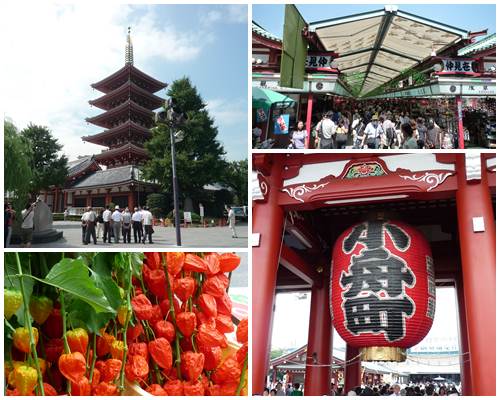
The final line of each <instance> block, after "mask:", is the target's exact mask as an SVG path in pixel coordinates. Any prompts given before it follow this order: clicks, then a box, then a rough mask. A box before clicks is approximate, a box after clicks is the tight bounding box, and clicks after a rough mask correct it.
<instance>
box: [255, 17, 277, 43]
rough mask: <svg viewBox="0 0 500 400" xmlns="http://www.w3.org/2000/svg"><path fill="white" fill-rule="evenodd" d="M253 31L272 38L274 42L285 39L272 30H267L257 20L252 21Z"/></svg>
mask: <svg viewBox="0 0 500 400" xmlns="http://www.w3.org/2000/svg"><path fill="white" fill-rule="evenodd" d="M252 33H255V34H257V35H259V36H262V37H263V38H266V39H269V40H272V41H274V42H278V43H282V42H283V41H282V40H281V38H279V37H278V36H275V35H273V34H272V33H271V32H268V31H266V30H265V29H264V28H263V27H262V26H260V25H259V24H258V23H256V22H255V21H252Z"/></svg>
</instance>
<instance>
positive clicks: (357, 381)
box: [344, 344, 361, 394]
mask: <svg viewBox="0 0 500 400" xmlns="http://www.w3.org/2000/svg"><path fill="white" fill-rule="evenodd" d="M358 355H359V349H358V348H357V347H351V346H349V345H348V344H346V348H345V361H346V366H345V368H344V394H347V392H349V390H351V389H354V388H355V387H357V386H360V385H361V360H360V358H359V357H358ZM356 357H357V358H356ZM354 358H355V359H354Z"/></svg>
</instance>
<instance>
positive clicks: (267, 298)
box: [252, 154, 284, 394]
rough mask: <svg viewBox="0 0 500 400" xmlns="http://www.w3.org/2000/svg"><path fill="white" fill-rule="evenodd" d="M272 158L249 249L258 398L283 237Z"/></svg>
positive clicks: (278, 174)
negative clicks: (253, 243)
mask: <svg viewBox="0 0 500 400" xmlns="http://www.w3.org/2000/svg"><path fill="white" fill-rule="evenodd" d="M276 156H277V155H276V154H275V155H274V157H273V161H272V162H273V164H272V166H271V169H270V175H269V176H268V177H266V179H268V181H267V183H266V185H267V189H266V190H267V192H268V193H267V198H266V200H267V201H264V202H263V203H259V202H257V201H256V202H254V206H253V228H252V230H253V233H254V234H259V235H260V243H259V245H258V246H255V247H253V249H252V256H253V260H254V261H255V262H254V263H253V265H252V275H253V276H254V277H255V284H254V285H252V314H253V315H258V317H257V318H253V320H252V392H253V393H254V394H261V393H262V390H263V389H264V385H265V382H266V376H267V373H268V368H269V351H270V346H271V331H272V321H273V306H274V296H275V290H276V278H277V273H278V265H279V258H280V248H281V238H282V234H283V221H284V219H283V210H282V209H281V207H280V206H279V205H278V195H279V190H280V188H281V186H282V178H281V171H282V166H281V163H280V158H279V157H276Z"/></svg>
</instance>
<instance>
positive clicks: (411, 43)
mask: <svg viewBox="0 0 500 400" xmlns="http://www.w3.org/2000/svg"><path fill="white" fill-rule="evenodd" d="M309 30H310V31H314V32H315V33H316V35H317V36H318V38H319V40H320V41H321V43H322V44H323V46H324V47H325V48H326V50H327V51H335V52H337V53H339V55H340V56H339V58H337V60H336V61H337V65H338V68H339V70H340V71H341V72H342V73H343V76H344V79H345V81H346V82H348V83H349V82H351V83H352V81H355V82H358V85H359V86H360V89H359V94H358V96H360V97H361V96H364V95H366V94H367V93H369V92H371V91H372V90H374V89H376V88H377V87H379V86H381V85H383V84H385V83H387V82H389V81H390V80H391V79H393V78H395V77H397V76H398V75H400V74H401V73H402V72H404V71H405V70H407V69H408V68H411V67H413V66H415V65H417V64H419V63H421V62H422V61H424V60H425V59H427V58H428V57H430V56H431V54H436V53H439V52H440V51H442V50H444V49H445V48H447V47H449V46H451V45H453V44H455V43H457V42H459V41H461V40H462V39H465V38H467V37H468V32H467V31H465V30H462V29H459V28H455V27H452V26H450V25H445V24H441V23H439V22H436V21H433V20H430V19H427V18H423V17H420V16H417V15H414V14H410V13H407V12H404V11H401V10H398V8H397V7H395V6H387V7H386V8H385V9H383V10H378V11H373V12H366V13H361V14H356V15H351V16H348V17H341V18H334V19H328V20H324V21H318V22H312V23H310V25H309Z"/></svg>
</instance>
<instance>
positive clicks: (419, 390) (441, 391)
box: [347, 382, 460, 396]
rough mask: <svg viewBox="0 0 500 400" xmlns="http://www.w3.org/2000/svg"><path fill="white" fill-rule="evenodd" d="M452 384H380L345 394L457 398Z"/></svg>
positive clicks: (357, 388)
mask: <svg viewBox="0 0 500 400" xmlns="http://www.w3.org/2000/svg"><path fill="white" fill-rule="evenodd" d="M459 395H460V394H459V392H458V390H457V388H456V386H455V385H453V384H446V383H444V384H439V385H438V384H435V383H433V382H426V383H424V382H421V383H410V384H394V385H389V384H380V385H366V386H358V387H356V388H353V389H351V390H349V391H348V392H347V396H459Z"/></svg>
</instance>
